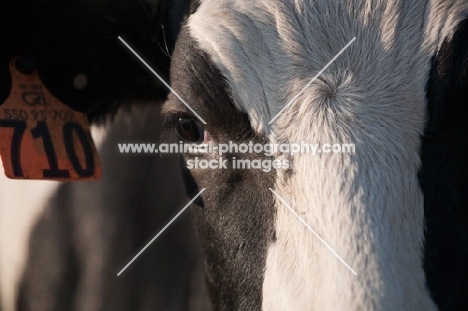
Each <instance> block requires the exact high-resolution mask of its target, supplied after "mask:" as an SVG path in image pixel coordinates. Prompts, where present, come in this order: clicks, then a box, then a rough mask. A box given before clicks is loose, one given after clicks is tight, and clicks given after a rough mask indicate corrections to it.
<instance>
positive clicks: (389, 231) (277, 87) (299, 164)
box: [188, 0, 468, 311]
mask: <svg viewBox="0 0 468 311" xmlns="http://www.w3.org/2000/svg"><path fill="white" fill-rule="evenodd" d="M467 7H468V5H467V3H466V1H462V0H452V1H442V0H438V1H415V0H414V1H398V0H386V1H371V0H368V1H363V0H349V1H332V2H331V1H327V0H317V1H273V0H268V1H266V0H265V1H256V2H252V1H222V2H221V1H216V0H202V1H201V5H200V7H199V8H198V11H197V12H196V13H195V14H194V15H192V17H191V18H190V20H189V23H188V26H189V29H190V33H191V35H192V36H193V37H194V38H195V40H196V41H197V42H198V44H199V46H200V47H201V49H202V50H204V51H205V52H207V53H208V54H209V55H210V56H211V58H212V60H213V62H214V64H215V65H216V66H217V67H218V68H219V69H220V71H221V73H222V74H223V75H224V76H225V77H226V79H227V81H228V84H229V86H230V88H231V91H232V94H233V98H234V102H235V104H236V105H237V106H238V107H239V109H240V110H242V111H245V112H247V113H248V114H249V118H250V121H251V123H252V126H253V128H254V129H255V130H256V131H257V132H258V133H263V134H266V135H268V136H269V137H270V140H271V141H273V142H279V143H294V142H300V141H308V142H314V143H319V144H323V143H334V142H338V143H354V144H355V145H356V150H357V153H356V154H355V155H350V154H334V155H330V154H326V155H325V154H321V155H317V156H308V155H303V154H299V155H294V156H291V157H290V158H289V159H290V161H291V163H292V165H293V167H294V169H293V171H292V172H289V173H287V174H286V173H284V172H281V171H278V176H277V181H276V186H275V190H276V191H277V192H278V194H279V195H280V196H282V197H283V198H286V199H287V200H289V201H290V203H291V205H292V207H293V208H295V209H296V211H297V212H298V213H299V214H300V215H301V216H302V217H303V218H304V219H305V220H306V222H307V223H308V224H309V225H310V226H311V227H312V228H314V229H315V230H316V231H317V232H318V233H319V235H320V236H321V237H322V238H323V239H325V240H326V241H327V242H328V243H329V244H330V245H331V246H332V247H333V248H334V249H335V250H336V252H337V253H338V254H340V256H342V257H343V258H344V260H346V261H347V263H348V264H350V266H352V267H353V268H354V269H355V270H356V271H357V273H358V275H357V276H354V275H353V274H351V273H350V272H349V270H347V269H346V268H345V267H344V266H343V265H342V264H341V263H340V262H339V261H338V260H337V259H336V258H334V257H333V256H332V255H331V254H330V253H329V252H328V251H327V250H326V249H325V248H324V247H323V245H322V244H320V242H319V241H318V240H317V239H316V238H315V237H314V236H312V235H311V234H310V232H309V231H308V230H307V229H306V228H305V227H303V225H302V224H300V223H299V222H298V221H297V219H295V218H294V216H293V215H291V213H290V212H289V211H288V210H287V209H286V208H285V207H284V206H283V205H282V203H281V202H280V201H279V200H276V209H277V217H276V224H275V228H276V237H277V240H276V241H275V242H274V243H272V244H271V245H270V247H269V249H268V255H267V260H266V271H265V277H264V285H263V309H264V310H268V311H270V310H310V309H313V310H363V309H364V310H435V305H434V303H433V302H432V301H431V299H430V296H429V293H428V291H427V289H426V287H425V280H424V271H423V267H422V256H423V255H422V243H423V238H424V232H423V223H424V218H423V197H422V193H421V190H420V187H419V184H418V180H417V171H418V169H419V166H420V156H419V148H420V144H421V143H420V136H421V135H422V133H423V128H424V120H425V115H424V113H425V110H424V108H425V106H424V104H425V98H424V96H425V92H424V87H425V83H426V81H427V77H428V72H429V69H430V68H429V61H430V57H431V56H432V55H434V54H435V52H436V51H437V48H438V46H440V44H441V43H442V41H443V40H444V39H445V38H447V37H448V36H450V35H451V33H452V32H453V29H454V27H455V26H456V25H457V24H458V23H459V22H460V20H461V18H462V17H463V16H464V14H462V13H463V12H466V9H467ZM354 36H356V37H357V40H356V42H355V44H354V45H353V46H351V47H350V48H349V50H348V51H346V52H345V53H343V55H341V56H340V58H338V59H337V60H336V62H334V63H333V64H332V65H331V66H330V68H328V70H327V71H326V72H325V73H324V74H323V75H322V76H321V78H320V79H318V80H317V81H316V82H315V83H313V85H311V87H310V88H309V89H307V90H306V92H304V93H303V94H302V95H301V96H300V97H299V98H298V100H297V101H296V103H295V104H293V105H292V106H291V107H290V108H289V109H288V110H287V111H286V112H285V113H284V114H282V115H281V116H280V117H279V118H278V120H276V122H275V123H273V125H272V126H269V125H268V124H267V123H268V121H269V120H270V119H271V118H272V117H273V116H275V115H276V113H277V112H279V111H280V109H281V108H282V107H283V105H285V104H286V103H287V102H288V101H289V100H290V99H291V98H293V97H294V96H295V95H296V94H297V93H298V92H299V91H300V90H301V89H302V87H303V86H304V85H306V84H307V82H309V80H310V79H311V78H312V77H313V76H314V75H315V74H316V73H317V72H318V71H320V69H321V68H322V67H323V66H324V65H325V64H326V63H327V62H328V61H329V60H330V59H332V58H333V56H334V55H335V54H336V53H337V52H338V51H339V50H340V49H341V48H342V47H343V46H344V45H345V44H346V43H347V42H349V40H351V39H352V38H353V37H354Z"/></svg>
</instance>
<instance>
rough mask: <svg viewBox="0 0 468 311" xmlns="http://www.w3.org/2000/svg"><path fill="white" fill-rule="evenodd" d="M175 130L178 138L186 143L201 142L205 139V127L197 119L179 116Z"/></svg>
mask: <svg viewBox="0 0 468 311" xmlns="http://www.w3.org/2000/svg"><path fill="white" fill-rule="evenodd" d="M176 131H177V134H178V135H179V137H180V138H182V139H183V140H184V141H185V142H188V143H197V144H201V143H202V142H203V141H204V140H205V129H204V127H203V124H201V123H200V122H199V121H198V120H195V119H193V118H187V117H180V118H179V120H178V122H177V125H176Z"/></svg>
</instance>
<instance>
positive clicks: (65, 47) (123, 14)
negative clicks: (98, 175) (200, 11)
mask: <svg viewBox="0 0 468 311" xmlns="http://www.w3.org/2000/svg"><path fill="white" fill-rule="evenodd" d="M186 2H187V1H161V0H158V1H156V2H155V1H153V3H154V5H153V6H151V5H150V4H148V3H147V2H145V1H142V0H140V1H110V0H101V1H89V0H80V1H78V0H76V1H71V0H69V1H58V0H49V1H44V0H42V1H40V0H36V1H19V2H13V1H10V3H8V4H5V3H4V4H1V5H0V14H1V15H0V35H1V36H0V37H1V38H2V47H1V48H0V103H3V102H4V100H5V99H6V97H7V96H8V94H9V90H10V86H11V84H10V83H11V82H10V77H9V73H8V62H9V60H10V59H11V58H12V57H15V56H28V57H33V58H34V59H35V62H36V64H37V70H38V72H39V74H40V76H41V78H42V79H43V82H44V83H45V84H46V86H47V87H48V88H49V89H50V90H51V91H52V93H53V94H54V95H55V96H57V97H58V98H60V99H61V100H62V101H63V102H64V103H65V104H67V105H69V106H71V107H73V108H74V109H76V110H79V111H82V112H86V113H87V114H88V115H89V117H90V118H94V117H96V116H99V115H102V114H104V113H106V112H115V111H116V110H117V107H118V106H119V105H121V104H122V103H130V101H131V100H134V99H138V98H140V99H163V98H165V97H166V96H167V93H168V90H167V89H166V88H165V87H164V86H163V85H162V84H161V83H160V82H159V80H158V79H157V78H156V77H154V76H153V75H152V74H151V72H150V71H149V70H148V69H147V68H146V67H145V66H144V65H143V64H142V63H141V62H140V61H139V60H138V59H136V58H135V56H134V55H133V54H131V53H130V52H129V51H128V50H127V49H126V48H125V47H124V46H123V45H122V43H121V42H120V41H119V40H118V36H122V37H123V38H124V39H125V40H126V41H127V42H129V43H131V44H132V45H133V46H135V47H136V49H137V51H138V52H139V53H140V54H141V56H142V57H144V58H145V59H146V60H147V61H148V63H149V64H150V65H151V66H152V67H153V68H154V69H155V70H156V71H157V72H159V73H160V75H161V76H163V77H165V78H167V77H168V73H169V66H170V54H169V53H170V52H171V51H172V49H173V46H174V43H175V39H176V37H177V33H178V31H179V27H180V23H181V21H182V19H183V16H184V15H185V14H186V12H187V11H188V3H186ZM78 73H85V74H86V75H87V76H88V86H87V87H86V88H84V89H83V90H76V89H74V87H73V84H72V81H73V77H74V76H75V75H76V74H78Z"/></svg>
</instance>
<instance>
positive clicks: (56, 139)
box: [0, 58, 102, 181]
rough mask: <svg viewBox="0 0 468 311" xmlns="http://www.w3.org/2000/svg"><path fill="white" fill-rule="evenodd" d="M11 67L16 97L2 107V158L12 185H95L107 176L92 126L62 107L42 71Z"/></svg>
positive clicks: (0, 110) (74, 112) (86, 120)
mask: <svg viewBox="0 0 468 311" xmlns="http://www.w3.org/2000/svg"><path fill="white" fill-rule="evenodd" d="M15 62H16V58H15V59H13V60H12V61H11V62H10V65H9V69H10V74H11V82H12V83H11V92H10V96H9V97H8V98H7V100H6V101H5V102H4V103H3V104H2V105H0V156H1V158H2V163H3V167H4V170H5V175H6V176H7V177H8V178H13V179H50V180H60V181H72V180H94V179H98V178H100V177H101V175H102V170H101V166H100V163H99V157H98V155H97V152H96V147H95V145H94V142H93V140H92V138H91V133H90V128H89V122H88V119H87V117H86V115H85V114H84V113H80V112H78V111H75V110H73V109H71V108H70V107H68V106H66V105H65V104H63V103H62V102H61V101H60V100H59V99H57V98H56V97H55V96H53V95H52V93H51V92H50V91H49V90H47V88H46V87H45V85H44V84H43V83H42V81H41V79H40V77H39V74H38V73H37V71H33V72H32V73H31V74H24V73H22V72H20V71H19V70H17V68H16V66H15Z"/></svg>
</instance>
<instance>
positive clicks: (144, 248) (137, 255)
mask: <svg viewBox="0 0 468 311" xmlns="http://www.w3.org/2000/svg"><path fill="white" fill-rule="evenodd" d="M205 190H206V188H203V189H202V190H201V191H200V192H199V193H198V194H197V195H196V196H195V197H194V198H193V199H192V200H190V202H188V203H187V205H185V206H184V208H183V209H182V210H181V211H180V212H179V213H178V214H177V215H175V217H174V218H172V220H171V221H169V223H168V224H167V225H166V226H165V227H164V228H162V230H161V231H159V233H158V234H156V236H155V237H154V238H153V239H152V240H151V241H149V243H148V244H146V246H145V247H143V249H142V250H141V251H140V252H139V253H138V254H136V256H135V257H133V259H132V260H130V262H129V263H128V264H127V265H126V266H125V267H124V268H123V269H122V270H121V271H120V272H119V273H117V276H120V275H121V274H122V272H124V271H125V269H127V268H128V267H129V266H130V265H131V264H132V263H133V262H134V261H135V259H137V258H138V257H139V256H140V255H141V254H142V253H143V252H144V251H145V250H146V249H147V248H148V247H149V246H150V245H151V243H153V242H154V240H156V239H157V238H158V237H159V236H160V235H161V234H162V233H163V232H164V230H166V229H167V228H168V227H169V226H170V225H171V224H172V223H173V222H174V221H175V220H176V219H177V217H179V216H180V215H181V214H182V213H183V212H184V211H185V210H186V209H187V208H188V207H189V206H190V204H192V203H193V201H195V200H196V199H197V198H198V197H199V196H200V194H202V193H203V191H205Z"/></svg>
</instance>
